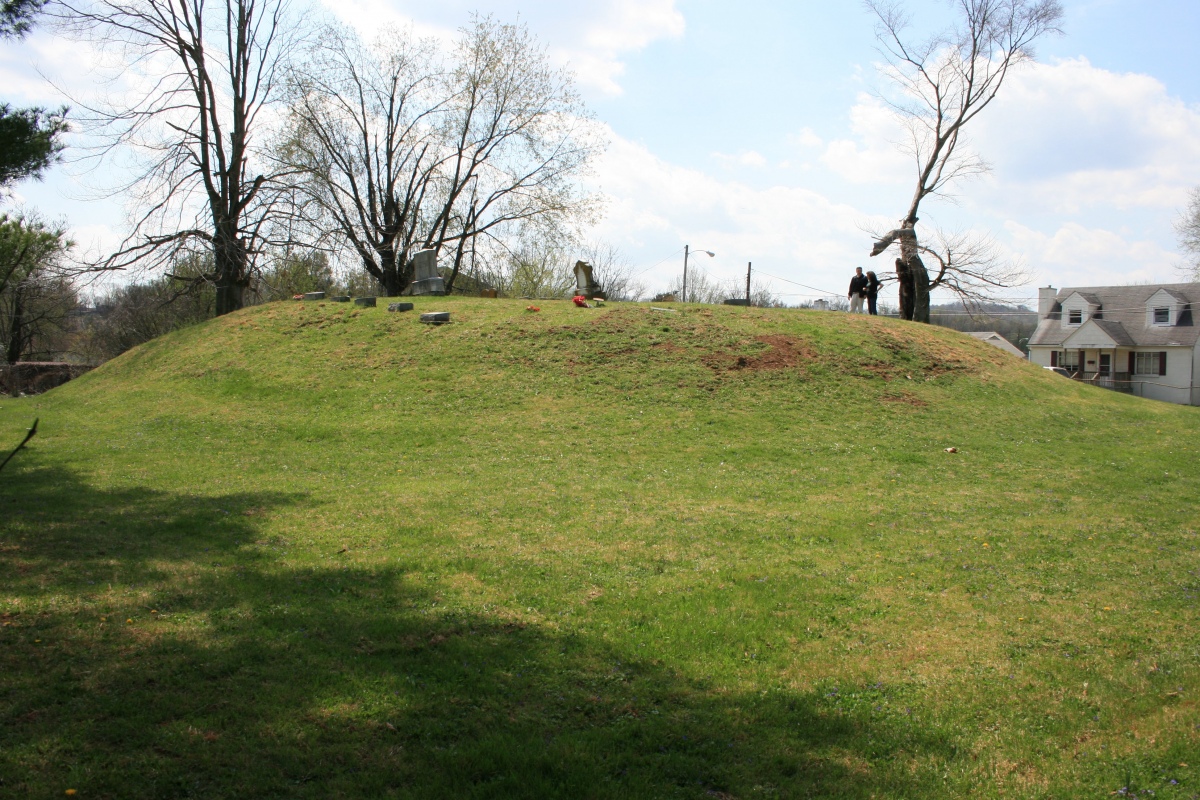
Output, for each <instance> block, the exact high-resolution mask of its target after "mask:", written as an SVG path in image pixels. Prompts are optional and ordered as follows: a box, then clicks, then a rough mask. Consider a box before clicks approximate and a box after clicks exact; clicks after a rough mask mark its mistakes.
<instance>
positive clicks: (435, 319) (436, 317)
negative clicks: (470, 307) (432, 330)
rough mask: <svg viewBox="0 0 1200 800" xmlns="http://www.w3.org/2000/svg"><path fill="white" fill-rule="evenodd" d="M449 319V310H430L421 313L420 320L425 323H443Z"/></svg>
mask: <svg viewBox="0 0 1200 800" xmlns="http://www.w3.org/2000/svg"><path fill="white" fill-rule="evenodd" d="M449 321H450V312H449V311H430V312H429V313H427V314H422V315H421V322H424V323H425V324H426V325H445V324H446V323H447V322H449Z"/></svg>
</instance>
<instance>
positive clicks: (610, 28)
mask: <svg viewBox="0 0 1200 800" xmlns="http://www.w3.org/2000/svg"><path fill="white" fill-rule="evenodd" d="M323 2H324V3H325V7H326V8H327V9H328V10H329V11H330V12H331V13H333V14H334V15H335V16H337V17H338V18H339V19H341V20H343V21H344V22H346V23H348V24H350V25H353V26H355V27H356V28H357V29H358V30H359V31H360V32H362V33H363V34H365V35H369V34H370V33H371V32H373V31H375V30H378V28H379V26H380V25H381V24H384V23H394V24H412V25H413V26H414V29H415V30H416V31H417V33H418V34H421V35H424V36H430V35H431V36H435V37H437V38H441V39H449V38H452V37H453V36H454V31H456V30H457V29H458V28H459V27H461V26H462V25H464V24H466V23H467V21H468V19H469V15H470V13H471V12H473V11H475V10H476V6H475V5H473V4H471V3H467V2H465V1H464V0H444V2H441V3H437V4H433V5H431V4H428V3H418V2H415V0H323ZM675 2H676V0H598V2H593V3H588V4H586V5H577V4H574V3H563V2H557V1H553V0H532V1H531V2H530V1H526V2H518V0H498V2H492V3H490V4H489V6H488V8H489V11H490V12H491V13H492V14H494V15H495V16H496V18H497V19H498V20H501V21H503V22H515V21H518V20H520V21H522V22H525V23H527V24H528V25H529V26H530V28H531V29H532V30H533V31H534V32H535V33H536V34H537V35H538V37H539V39H541V41H542V43H543V44H545V45H546V47H547V49H548V51H549V53H550V56H551V57H552V58H553V59H554V60H555V61H556V62H558V63H560V64H569V65H570V66H571V68H572V69H573V70H574V71H575V73H576V75H577V77H578V80H579V82H580V84H581V85H582V86H584V87H587V88H591V89H594V90H597V91H600V92H602V93H604V94H610V95H615V94H620V93H621V85H620V83H619V79H620V77H621V76H622V75H623V74H624V72H625V61H624V59H625V58H626V57H627V56H628V54H630V53H635V52H637V51H639V50H642V49H644V48H646V47H648V46H650V45H651V44H653V43H654V42H657V41H659V40H663V39H674V38H678V37H680V36H682V35H683V33H684V29H685V27H686V25H685V22H684V17H683V13H682V12H680V11H679V9H678V8H676V7H675Z"/></svg>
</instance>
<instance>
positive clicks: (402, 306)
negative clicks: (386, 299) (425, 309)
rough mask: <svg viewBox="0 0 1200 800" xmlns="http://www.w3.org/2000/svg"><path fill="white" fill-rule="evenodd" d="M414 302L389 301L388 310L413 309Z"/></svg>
mask: <svg viewBox="0 0 1200 800" xmlns="http://www.w3.org/2000/svg"><path fill="white" fill-rule="evenodd" d="M412 310H413V304H412V303H388V311H412Z"/></svg>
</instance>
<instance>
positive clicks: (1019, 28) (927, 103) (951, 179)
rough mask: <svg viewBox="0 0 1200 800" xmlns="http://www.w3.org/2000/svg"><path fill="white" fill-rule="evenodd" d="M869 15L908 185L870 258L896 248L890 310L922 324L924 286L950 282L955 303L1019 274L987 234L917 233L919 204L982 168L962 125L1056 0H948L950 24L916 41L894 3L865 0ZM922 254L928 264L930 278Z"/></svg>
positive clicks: (1048, 26) (1025, 50)
mask: <svg viewBox="0 0 1200 800" xmlns="http://www.w3.org/2000/svg"><path fill="white" fill-rule="evenodd" d="M866 6H867V8H868V9H870V10H871V11H872V12H873V13H874V14H875V16H876V18H877V20H878V24H877V27H876V38H877V39H878V41H879V44H880V52H881V53H882V55H883V57H884V59H885V61H886V62H887V67H886V70H885V74H886V76H887V77H888V79H889V81H890V82H891V83H892V84H893V85H894V86H895V88H896V89H897V90H898V92H897V94H896V95H895V97H894V99H888V101H887V102H888V103H889V105H890V106H891V107H892V110H893V111H894V112H895V113H896V115H897V116H898V117H899V119H900V120H901V121H902V122H903V124H904V125H905V127H906V128H907V133H908V145H907V149H908V152H909V153H910V154H911V155H912V156H913V159H914V161H915V163H916V167H917V185H916V189H915V191H914V192H913V196H912V200H911V202H910V203H909V206H908V210H907V211H906V212H905V214H904V216H903V217H902V218H901V220H900V225H899V227H897V228H896V229H894V230H892V231H888V232H886V233H883V232H881V233H880V234H879V235H878V241H876V242H875V246H874V247H873V249H872V250H871V255H872V256H877V255H879V254H880V253H883V252H885V251H887V250H888V249H889V248H891V247H892V246H893V245H898V247H899V251H900V252H899V258H897V259H896V277H897V278H898V280H899V284H900V287H899V288H900V316H901V317H903V318H904V319H911V320H916V321H917V322H929V292H930V290H932V289H935V288H937V287H945V288H947V289H950V290H951V291H953V292H954V293H955V294H957V295H958V296H959V298H960V299H961V300H962V301H963V302H964V303H971V302H974V301H978V300H982V299H986V298H988V297H989V296H990V295H991V293H992V292H993V291H994V290H996V289H999V288H1003V287H1008V286H1012V285H1015V284H1017V283H1020V282H1021V281H1022V280H1023V279H1024V272H1023V270H1021V269H1020V268H1019V267H1018V266H1016V265H1014V264H1011V263H1009V262H1007V261H1006V260H1005V259H1004V258H1003V257H1002V256H1001V255H1000V253H999V250H998V248H997V247H996V246H995V245H994V244H993V243H992V242H991V241H990V239H987V238H986V237H985V238H981V237H977V236H973V235H971V234H950V235H947V234H943V233H941V232H937V233H935V235H934V237H933V240H932V243H931V242H929V241H924V240H922V238H921V237H920V236H918V234H917V223H918V222H919V221H920V218H919V216H918V213H919V211H920V209H921V203H922V202H923V201H924V200H925V199H926V198H929V197H937V196H944V195H945V194H946V192H947V190H948V189H949V187H950V186H951V185H952V184H954V183H956V182H957V181H959V180H961V179H963V178H968V177H971V176H975V175H980V174H982V173H985V172H987V171H988V169H989V167H988V165H987V163H986V162H985V161H983V159H982V158H980V157H979V156H978V155H977V154H975V153H973V152H971V151H970V149H969V147H967V146H966V145H965V142H964V136H965V134H964V131H965V129H966V127H967V126H968V125H969V124H970V123H971V122H972V121H973V120H974V119H975V118H976V117H978V116H979V114H980V113H981V112H982V111H983V110H984V109H985V108H987V107H988V106H989V105H990V104H991V102H992V101H993V100H994V99H995V98H996V95H997V94H998V93H999V91H1000V87H1001V86H1002V85H1003V84H1004V81H1005V79H1006V78H1007V77H1008V74H1009V71H1010V70H1011V69H1013V68H1016V67H1019V66H1021V65H1022V64H1025V63H1027V62H1029V61H1032V60H1033V58H1034V53H1033V49H1032V47H1033V44H1034V42H1036V41H1037V40H1038V39H1040V38H1042V37H1044V36H1046V35H1048V34H1053V33H1058V32H1059V23H1060V21H1061V20H1062V14H1063V12H1062V6H1061V5H1060V4H1059V0H953V6H954V8H955V18H956V21H955V24H954V26H952V27H951V28H949V29H947V30H945V31H942V32H940V33H936V34H934V35H932V36H930V37H928V38H926V39H924V40H922V39H919V38H916V37H913V36H911V35H910V33H909V27H910V24H911V18H910V16H909V15H908V13H906V11H905V10H904V6H903V4H902V3H900V2H892V1H891V0H866ZM922 255H924V256H928V257H931V258H932V259H933V260H934V261H935V262H936V268H935V274H934V277H933V278H932V279H931V278H930V274H929V270H928V269H927V268H926V266H925V262H924V261H923V260H922Z"/></svg>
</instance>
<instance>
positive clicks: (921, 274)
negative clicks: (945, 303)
mask: <svg viewBox="0 0 1200 800" xmlns="http://www.w3.org/2000/svg"><path fill="white" fill-rule="evenodd" d="M908 271H909V274H910V275H911V276H912V286H913V295H912V312H913V313H912V321H913V322H924V323H925V324H926V325H928V324H929V272H928V270H926V269H925V262H924V261H922V260H921V257H920V256H919V255H917V254H916V253H913V256H912V258H910V259H909V261H908Z"/></svg>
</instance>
